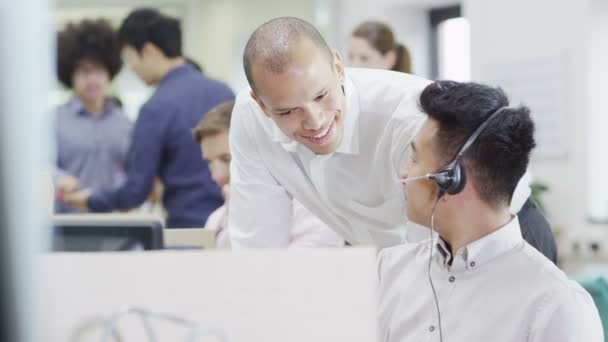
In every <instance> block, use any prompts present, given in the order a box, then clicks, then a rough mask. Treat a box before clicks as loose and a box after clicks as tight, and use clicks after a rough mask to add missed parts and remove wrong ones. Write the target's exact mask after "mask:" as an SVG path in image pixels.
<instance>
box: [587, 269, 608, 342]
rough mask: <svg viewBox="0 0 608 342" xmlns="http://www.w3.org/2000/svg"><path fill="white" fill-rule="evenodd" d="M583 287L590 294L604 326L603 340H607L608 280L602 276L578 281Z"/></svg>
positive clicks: (607, 341)
mask: <svg viewBox="0 0 608 342" xmlns="http://www.w3.org/2000/svg"><path fill="white" fill-rule="evenodd" d="M580 283H581V285H582V286H583V288H585V290H587V291H588V292H589V294H591V297H592V298H593V301H594V302H595V306H597V311H598V312H599V314H600V319H601V320H602V327H603V328H604V336H605V337H604V341H605V342H608V334H607V333H608V282H606V279H604V278H603V277H598V278H595V279H592V280H585V281H581V282H580Z"/></svg>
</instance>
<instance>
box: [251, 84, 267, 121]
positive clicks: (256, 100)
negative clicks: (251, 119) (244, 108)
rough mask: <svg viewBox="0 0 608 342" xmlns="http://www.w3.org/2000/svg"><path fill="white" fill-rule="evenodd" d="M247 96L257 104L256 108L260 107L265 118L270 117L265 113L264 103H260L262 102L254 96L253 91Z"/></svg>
mask: <svg viewBox="0 0 608 342" xmlns="http://www.w3.org/2000/svg"><path fill="white" fill-rule="evenodd" d="M249 95H250V96H251V98H252V99H253V100H254V101H255V102H256V103H257V104H258V106H260V108H261V109H262V111H263V112H264V114H265V115H266V116H267V117H270V115H268V113H267V112H266V106H265V105H264V102H262V100H260V98H259V97H257V96H256V95H255V93H254V92H253V90H252V91H250V92H249Z"/></svg>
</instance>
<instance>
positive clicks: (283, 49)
mask: <svg viewBox="0 0 608 342" xmlns="http://www.w3.org/2000/svg"><path fill="white" fill-rule="evenodd" d="M304 38H307V39H309V40H310V41H312V42H313V43H314V44H315V45H316V46H317V47H319V48H320V49H321V51H323V52H324V53H326V54H327V56H328V59H329V63H330V64H331V63H332V61H333V53H332V50H331V48H330V47H329V45H327V42H326V41H325V39H324V38H323V36H322V35H321V33H320V32H319V31H318V30H317V29H316V28H315V27H314V26H313V25H312V24H310V23H309V22H307V21H305V20H302V19H300V18H294V17H279V18H275V19H272V20H270V21H268V22H266V23H264V24H262V25H261V26H260V27H258V28H257V29H256V30H255V31H253V33H252V34H251V37H249V40H248V41H247V45H246V46H245V51H244V53H243V67H244V69H245V76H247V81H248V82H249V85H250V86H251V89H253V90H255V84H254V81H253V76H252V70H251V69H252V65H253V63H254V62H256V61H261V62H262V65H263V66H264V67H265V68H267V69H268V70H270V71H272V72H275V73H281V72H283V71H284V70H285V68H286V66H287V64H288V63H289V61H290V52H291V49H292V48H293V46H294V45H295V44H297V43H298V42H300V41H301V40H302V39H304Z"/></svg>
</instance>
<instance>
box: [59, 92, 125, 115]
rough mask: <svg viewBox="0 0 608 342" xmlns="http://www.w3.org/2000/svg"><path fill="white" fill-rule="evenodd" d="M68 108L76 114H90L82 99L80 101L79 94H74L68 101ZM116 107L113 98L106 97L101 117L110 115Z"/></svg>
mask: <svg viewBox="0 0 608 342" xmlns="http://www.w3.org/2000/svg"><path fill="white" fill-rule="evenodd" d="M68 108H69V110H70V111H71V112H72V113H74V115H75V116H88V115H89V113H88V112H87V109H86V108H85V107H84V105H83V104H82V101H80V99H79V98H78V96H75V95H74V96H72V98H71V99H70V101H69V102H68ZM114 108H115V104H114V102H112V101H111V100H108V99H105V101H104V105H103V113H102V114H101V115H100V116H99V118H102V117H104V116H106V115H108V114H109V113H111V112H112V111H113V110H114Z"/></svg>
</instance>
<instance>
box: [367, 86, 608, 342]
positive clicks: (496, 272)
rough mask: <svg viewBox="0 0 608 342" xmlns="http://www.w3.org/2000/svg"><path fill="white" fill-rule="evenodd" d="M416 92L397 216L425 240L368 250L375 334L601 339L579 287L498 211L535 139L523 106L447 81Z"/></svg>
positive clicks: (504, 209)
mask: <svg viewBox="0 0 608 342" xmlns="http://www.w3.org/2000/svg"><path fill="white" fill-rule="evenodd" d="M419 102H420V107H421V110H422V111H423V112H424V113H426V114H427V115H428V120H427V121H426V122H425V124H424V126H423V127H422V129H421V130H420V132H419V133H418V135H417V136H416V138H415V139H414V141H413V142H412V144H411V147H412V152H413V153H412V156H411V159H410V161H409V162H408V166H407V167H406V169H404V170H403V171H402V172H401V177H402V182H403V183H404V186H405V194H406V197H408V198H407V201H406V203H407V204H406V211H407V216H408V218H409V219H411V220H412V221H414V222H417V223H419V224H421V225H424V226H426V227H430V228H431V230H430V234H429V235H430V236H431V239H429V240H428V241H426V242H424V243H421V244H407V245H400V246H395V247H390V248H387V249H384V250H383V251H382V252H381V253H380V256H379V278H380V314H379V320H380V341H382V342H387V341H390V342H393V341H394V342H400V341H439V342H441V341H450V342H457V341H493V342H496V341H505V342H506V341H509V342H512V341H547V342H549V341H560V342H570V341H571V342H580V341H585V342H601V341H604V339H603V332H602V325H601V322H600V319H599V315H598V312H597V309H596V307H595V306H594V304H593V301H592V299H591V297H590V296H589V294H588V293H587V292H585V290H583V288H581V287H580V286H579V285H578V284H576V283H575V282H572V281H570V280H568V278H567V277H566V275H565V274H564V273H563V272H562V271H560V270H559V269H558V268H557V267H556V266H555V265H554V264H553V263H552V262H551V261H549V260H548V259H547V258H545V257H543V255H542V254H541V253H539V252H538V251H537V250H536V249H534V248H533V247H532V246H530V245H529V244H528V243H527V242H526V241H525V240H524V239H523V238H522V235H521V231H520V227H519V220H518V217H517V216H514V215H512V214H511V213H510V212H509V202H510V200H511V194H512V193H513V190H514V189H515V186H516V185H517V182H518V180H519V179H520V177H521V176H522V175H523V174H524V172H525V171H526V167H527V166H528V161H529V157H530V151H531V150H532V148H534V146H535V141H534V137H533V134H534V123H533V122H532V120H531V118H530V112H529V110H528V108H526V107H523V106H520V107H517V108H514V107H508V106H509V102H508V99H507V97H506V95H505V94H504V93H503V91H502V90H500V89H497V88H491V87H488V86H484V85H480V84H475V83H457V82H452V81H438V82H435V83H432V84H430V85H429V86H427V87H426V88H425V89H424V91H423V92H422V93H421V95H420V101H419ZM446 165H447V166H446ZM408 194H409V196H408ZM433 230H435V231H436V233H437V234H438V237H437V234H435V233H434V232H433Z"/></svg>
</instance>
